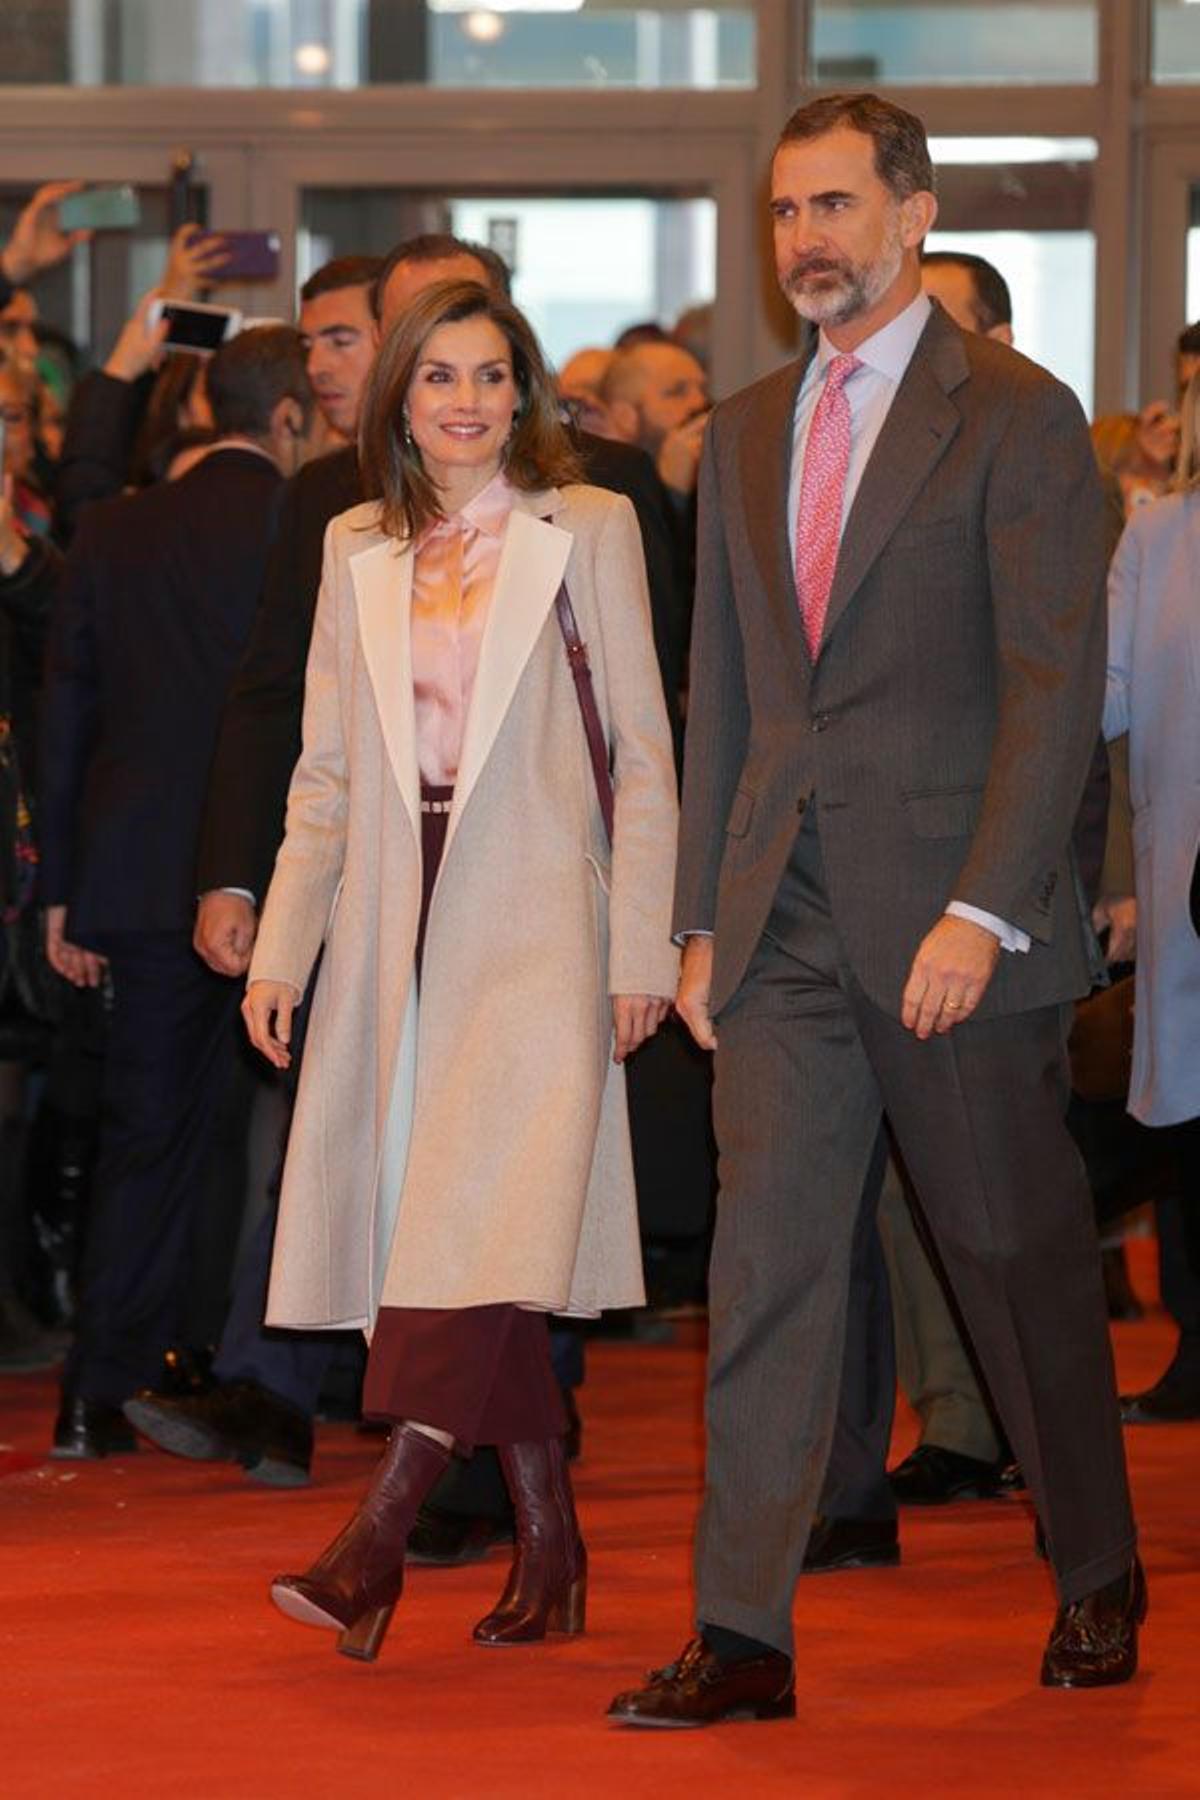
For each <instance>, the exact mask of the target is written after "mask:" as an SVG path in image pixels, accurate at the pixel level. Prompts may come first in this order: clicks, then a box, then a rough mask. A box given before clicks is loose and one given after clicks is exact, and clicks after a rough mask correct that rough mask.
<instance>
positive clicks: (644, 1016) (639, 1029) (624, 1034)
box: [612, 994, 671, 1063]
mask: <svg viewBox="0 0 1200 1800" xmlns="http://www.w3.org/2000/svg"><path fill="white" fill-rule="evenodd" d="M612 1010H613V1034H614V1035H613V1061H614V1062H615V1063H623V1062H624V1061H625V1058H626V1057H627V1056H632V1055H633V1053H634V1051H635V1050H637V1049H639V1048H640V1046H641V1045H642V1044H644V1043H645V1041H646V1039H647V1038H651V1037H653V1036H654V1034H655V1032H656V1031H657V1030H658V1028H659V1026H660V1025H661V1024H662V1022H663V1020H664V1019H665V1018H666V1016H667V1014H668V1013H669V1012H670V1010H671V1002H670V1001H669V1000H664V999H663V998H662V996H661V995H659V994H614V995H613V997H612Z"/></svg>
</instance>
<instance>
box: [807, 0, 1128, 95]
mask: <svg viewBox="0 0 1200 1800" xmlns="http://www.w3.org/2000/svg"><path fill="white" fill-rule="evenodd" d="M1096 37H1097V18H1096V4H1095V0H1046V4H1044V5H1036V4H1031V3H1030V0H932V3H931V0H926V4H924V5H921V4H919V3H918V4H916V5H913V4H910V3H909V0H865V3H864V0H815V4H814V7H813V33H812V70H811V73H812V77H813V79H814V80H816V81H820V82H826V83H831V84H833V85H835V86H839V87H840V86H843V85H845V86H855V87H862V86H869V85H871V84H873V83H876V82H910V83H916V84H920V83H922V82H940V81H948V82H949V81H955V82H967V81H981V82H984V81H985V82H991V83H1000V82H1006V81H1029V82H1051V83H1056V84H1065V83H1075V82H1092V81H1095V80H1096V73H1097V45H1096Z"/></svg>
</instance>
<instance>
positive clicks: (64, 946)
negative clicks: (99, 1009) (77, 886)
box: [46, 906, 108, 988]
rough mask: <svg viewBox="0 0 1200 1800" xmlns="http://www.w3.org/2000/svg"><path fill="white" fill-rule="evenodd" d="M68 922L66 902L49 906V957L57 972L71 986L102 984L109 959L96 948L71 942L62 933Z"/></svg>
mask: <svg viewBox="0 0 1200 1800" xmlns="http://www.w3.org/2000/svg"><path fill="white" fill-rule="evenodd" d="M66 922H67V909H66V907H65V906H48V907H47V908H46V961H47V962H48V963H49V964H50V967H51V968H52V969H53V970H54V972H55V974H56V975H61V976H62V978H63V980H64V981H69V982H70V983H71V986H72V987H77V988H84V987H89V988H94V987H99V986H100V983H101V982H102V981H103V979H104V971H105V969H106V968H107V967H108V963H107V960H106V959H105V958H104V957H103V956H97V955H96V952H95V951H94V950H84V949H83V948H82V946H81V945H79V944H72V943H70V942H69V941H68V940H67V939H66V938H65V937H64V936H63V928H64V926H65V925H66Z"/></svg>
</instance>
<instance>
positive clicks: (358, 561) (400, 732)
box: [350, 538, 421, 843]
mask: <svg viewBox="0 0 1200 1800" xmlns="http://www.w3.org/2000/svg"><path fill="white" fill-rule="evenodd" d="M412 571H413V558H412V551H411V550H398V549H397V547H396V545H395V544H394V543H393V542H392V541H391V539H390V538H384V539H382V540H381V541H379V542H377V543H375V544H372V545H371V546H370V548H369V549H366V550H360V551H358V552H357V554H356V555H354V556H352V557H351V558H350V575H351V579H352V580H353V582H354V597H355V600H356V601H357V603H358V633H359V638H360V640H361V642H362V647H363V657H364V660H365V661H366V665H367V673H368V675H369V676H370V678H371V687H372V689H373V690H374V694H375V705H376V709H377V710H378V713H379V724H380V728H381V730H382V732H383V741H384V744H385V745H386V747H387V753H388V760H389V762H390V763H391V765H392V773H393V774H394V775H395V777H396V783H397V785H398V787H399V789H400V792H401V795H402V796H403V799H404V805H405V809H406V810H407V812H408V816H409V820H410V823H411V824H412V828H413V832H414V834H415V836H416V839H417V842H418V843H420V841H421V771H420V767H419V765H418V762H417V733H416V715H415V712H414V708H413V677H412V637H411V629H410V613H411V609H412Z"/></svg>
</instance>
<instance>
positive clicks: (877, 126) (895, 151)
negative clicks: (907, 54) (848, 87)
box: [778, 94, 937, 200]
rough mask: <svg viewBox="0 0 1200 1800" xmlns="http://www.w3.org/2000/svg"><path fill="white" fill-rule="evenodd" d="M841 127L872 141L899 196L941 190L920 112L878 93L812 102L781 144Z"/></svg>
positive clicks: (881, 173) (880, 171)
mask: <svg viewBox="0 0 1200 1800" xmlns="http://www.w3.org/2000/svg"><path fill="white" fill-rule="evenodd" d="M841 126H845V127H846V128H847V129H849V130H850V131H861V132H862V133H863V136H864V137H869V138H870V139H871V142H872V143H873V144H874V146H875V173H876V174H877V175H878V177H879V179H880V181H882V182H883V183H884V185H885V187H887V188H888V189H889V190H890V191H891V193H892V195H893V197H894V198H895V199H897V200H907V199H908V197H909V195H910V194H919V193H926V194H932V193H935V192H936V191H937V190H936V186H935V177H934V173H933V163H932V162H931V161H930V157H929V144H928V141H927V140H926V137H925V127H924V125H922V123H921V121H920V119H918V117H917V115H916V114H915V113H910V112H905V110H904V108H903V107H902V106H897V105H896V104H895V103H894V102H893V101H891V100H883V99H881V98H880V96H879V95H878V94H826V95H824V96H823V98H822V99H820V100H810V101H809V103H808V105H807V106H801V107H798V108H797V109H796V111H795V112H794V113H793V114H792V116H791V118H790V119H789V120H788V122H787V124H786V125H785V126H784V128H783V130H782V131H781V132H780V134H779V146H778V147H781V146H782V145H784V144H799V143H804V142H805V141H806V140H807V139H809V138H818V137H824V136H825V134H826V133H827V132H830V131H837V130H838V128H839V127H841Z"/></svg>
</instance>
